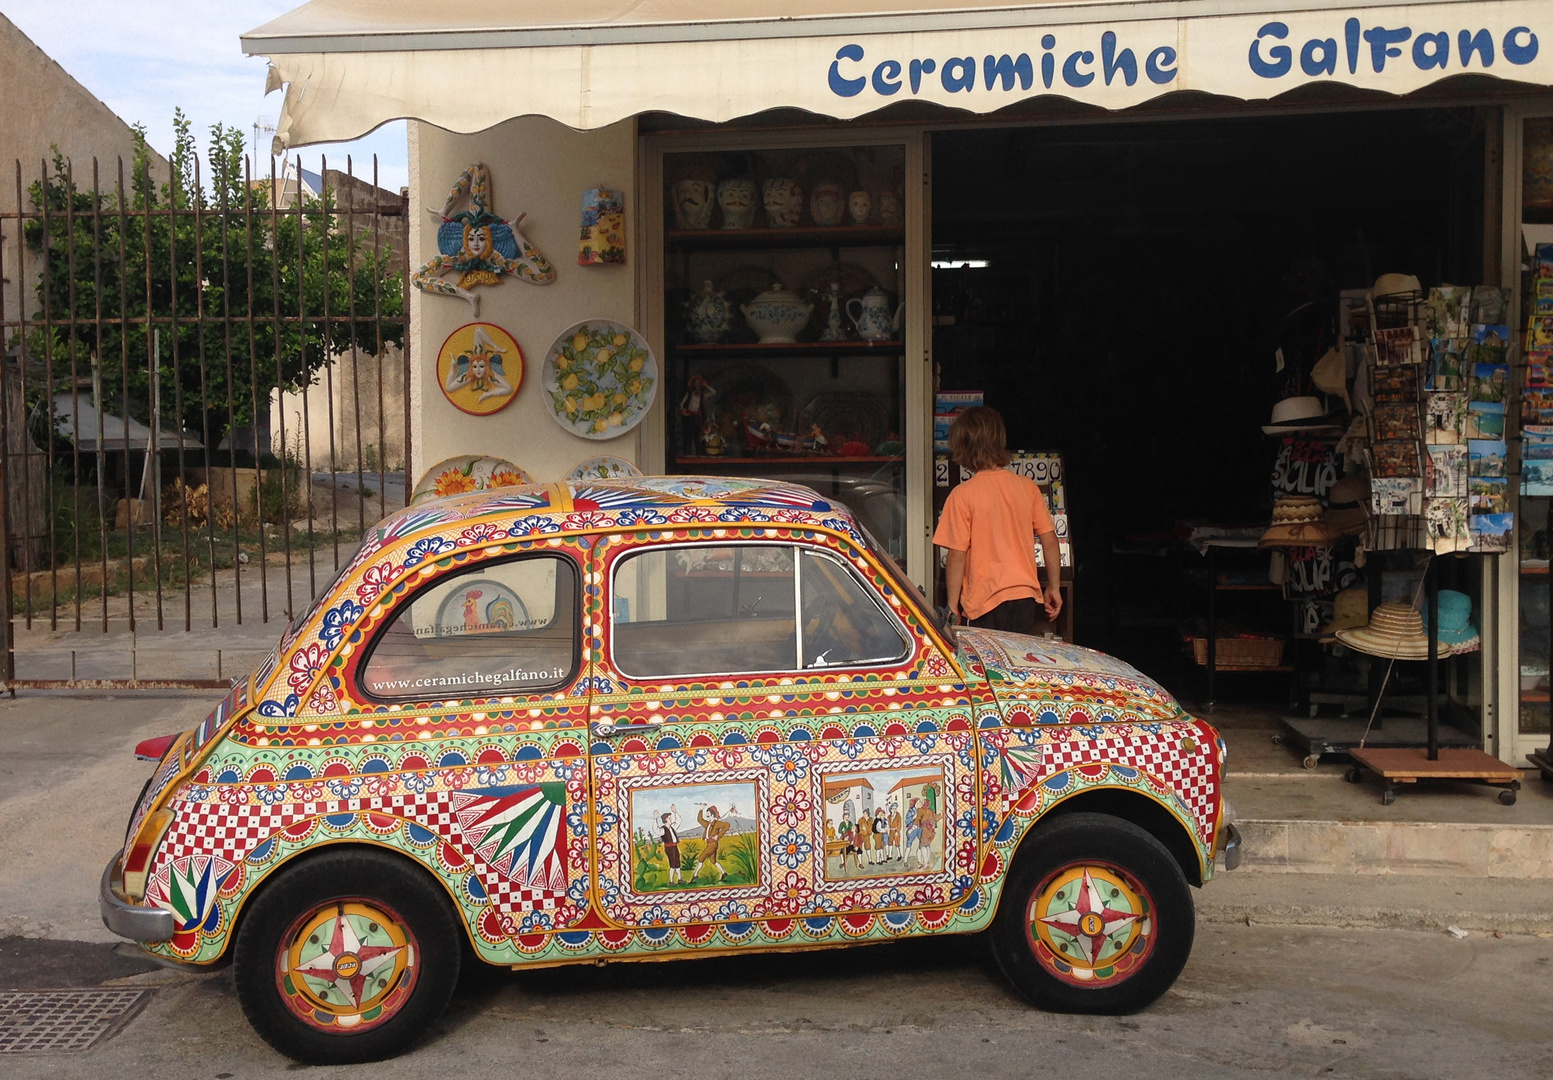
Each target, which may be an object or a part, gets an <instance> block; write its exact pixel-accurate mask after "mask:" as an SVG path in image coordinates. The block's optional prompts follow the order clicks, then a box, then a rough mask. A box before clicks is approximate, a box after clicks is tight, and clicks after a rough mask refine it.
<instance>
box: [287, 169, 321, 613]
mask: <svg viewBox="0 0 1553 1080" xmlns="http://www.w3.org/2000/svg"><path fill="white" fill-rule="evenodd" d="M291 205H292V208H293V209H294V210H295V211H296V219H297V314H298V315H299V316H300V315H303V314H304V313H305V312H306V311H307V296H306V294H305V293H304V291H303V288H302V280H303V275H304V272H305V270H306V268H307V259H306V256H305V253H304V249H303V246H302V239H303V236H304V230H305V229H306V227H307V226H306V223H305V222H304V221H303V219H302V159H301V158H300V157H299V158H297V190H296V195H295V197H294V198H293V199H292V200H291ZM299 329H300V331H301V332H300V333H299V334H298V335H297V365H298V367H297V376H298V380H299V382H300V383H301V386H302V389H301V392H300V394H299V395H298V396H299V397H301V399H302V485H303V486H302V490H303V491H304V492H306V495H305V498H306V500H307V595H308V597H309V599H311V598H312V597H314V596H317V595H318V566H317V561H316V555H317V552H316V549H315V544H314V540H313V425H312V419H311V417H310V415H309V410H308V406H307V397H308V395H307V388H308V387H309V386H310V385H312V379H311V378H310V377H309V372H308V368H307V324H306V323H305V322H304V323H303V324H302V325H301V326H300V327H299Z"/></svg>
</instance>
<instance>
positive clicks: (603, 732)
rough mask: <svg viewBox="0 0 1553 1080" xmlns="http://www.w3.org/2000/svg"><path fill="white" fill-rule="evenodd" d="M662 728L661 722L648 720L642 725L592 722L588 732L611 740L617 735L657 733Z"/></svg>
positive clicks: (603, 721)
mask: <svg viewBox="0 0 1553 1080" xmlns="http://www.w3.org/2000/svg"><path fill="white" fill-rule="evenodd" d="M662 726H663V721H662V720H649V721H647V722H646V723H642V724H617V723H615V722H614V721H613V720H594V721H592V722H591V723H590V724H589V725H588V730H589V731H591V732H592V733H593V734H594V735H595V736H596V737H598V738H600V739H611V738H614V737H615V736H617V735H630V734H631V733H633V732H635V733H636V734H641V733H642V732H645V731H657V730H658V729H659V728H661V727H662Z"/></svg>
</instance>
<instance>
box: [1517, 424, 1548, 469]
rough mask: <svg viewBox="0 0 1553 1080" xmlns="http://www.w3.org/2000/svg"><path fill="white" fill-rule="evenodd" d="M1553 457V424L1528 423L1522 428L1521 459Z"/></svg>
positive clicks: (1524, 460)
mask: <svg viewBox="0 0 1553 1080" xmlns="http://www.w3.org/2000/svg"><path fill="white" fill-rule="evenodd" d="M1550 458H1553V424H1526V425H1523V426H1522V428H1521V461H1522V462H1526V461H1529V460H1544V461H1545V460H1548V459H1550Z"/></svg>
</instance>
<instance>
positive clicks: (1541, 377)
mask: <svg viewBox="0 0 1553 1080" xmlns="http://www.w3.org/2000/svg"><path fill="white" fill-rule="evenodd" d="M1550 374H1553V352H1531V353H1527V354H1526V377H1525V379H1524V380H1523V382H1522V385H1524V386H1525V387H1526V388H1527V389H1528V390H1546V389H1548V387H1550V386H1553V382H1549V377H1550Z"/></svg>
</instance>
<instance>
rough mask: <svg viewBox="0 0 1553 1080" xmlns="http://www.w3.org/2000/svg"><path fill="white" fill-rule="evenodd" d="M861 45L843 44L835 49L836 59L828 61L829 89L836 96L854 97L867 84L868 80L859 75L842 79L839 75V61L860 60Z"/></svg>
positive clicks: (861, 56)
mask: <svg viewBox="0 0 1553 1080" xmlns="http://www.w3.org/2000/svg"><path fill="white" fill-rule="evenodd" d="M862 58H863V47H862V46H861V45H843V46H842V47H841V48H839V49H837V50H836V59H834V60H832V61H831V62H830V91H831V93H833V94H835V95H837V96H838V97H856V96H857V95H858V94H861V93H862V92H863V87H865V86H867V85H868V80H867V79H864V78H862V77H861V76H859V77H858V78H856V79H844V78H842V77H841V61H843V60H861V59H862Z"/></svg>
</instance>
